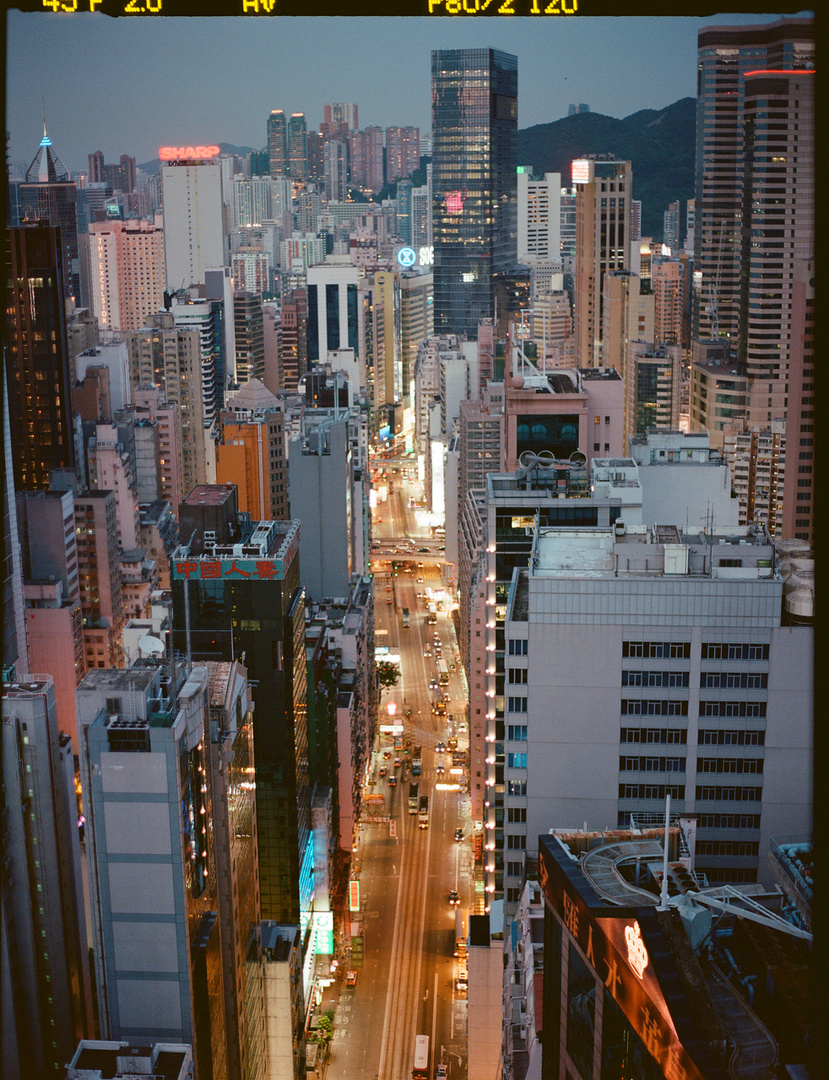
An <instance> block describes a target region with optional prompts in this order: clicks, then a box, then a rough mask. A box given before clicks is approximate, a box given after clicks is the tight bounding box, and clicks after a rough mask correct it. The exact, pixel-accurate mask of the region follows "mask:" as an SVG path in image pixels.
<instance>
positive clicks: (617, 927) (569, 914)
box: [540, 852, 702, 1080]
mask: <svg viewBox="0 0 829 1080" xmlns="http://www.w3.org/2000/svg"><path fill="white" fill-rule="evenodd" d="M540 878H541V886H542V889H543V891H544V894H545V895H546V897H547V899H548V902H549V903H550V904H551V905H552V907H553V909H554V910H555V912H556V913H557V916H558V918H559V919H560V920H561V922H562V924H563V926H564V928H565V930H566V931H568V932H569V934H570V936H571V937H572V939H573V940H574V941H575V942H576V944H577V945H578V946H579V949H580V950H581V952H582V954H583V955H584V957H585V959H586V960H587V962H588V963H589V964H590V965H591V966H592V967H593V969H594V970H595V972H596V973H597V975H598V977H599V978H600V979H601V980H602V982H603V983H604V986H605V989H606V991H607V992H608V993H610V994H611V995H612V997H613V998H614V1000H615V1001H616V1003H617V1005H618V1006H619V1008H620V1009H621V1010H622V1012H623V1013H624V1014H625V1016H626V1017H627V1019H628V1021H629V1023H630V1025H631V1027H632V1028H633V1030H634V1031H635V1032H636V1034H637V1035H638V1036H639V1038H640V1039H641V1040H642V1042H643V1043H644V1045H645V1048H646V1049H647V1051H648V1053H649V1054H650V1055H651V1057H653V1058H654V1060H655V1061H656V1062H658V1063H659V1065H660V1066H661V1068H662V1072H663V1074H664V1075H665V1077H667V1078H668V1080H702V1074H701V1073H700V1072H699V1070H698V1068H697V1067H696V1065H695V1064H694V1062H693V1061H692V1060H691V1058H690V1056H689V1054H688V1052H687V1051H686V1050H685V1048H684V1046H683V1045H682V1043H681V1041H680V1039H679V1037H678V1035H677V1032H676V1027H675V1026H674V1022H673V1019H672V1017H671V1013H670V1009H669V1008H668V1004H667V1002H666V1000H665V996H664V994H663V992H662V988H661V986H660V984H659V979H658V978H657V975H656V972H655V971H654V967H653V964H652V963H651V962H650V957H649V956H648V950H647V947H646V945H645V942H644V940H643V938H642V931H641V928H640V926H639V922H638V921H637V920H636V919H635V918H633V917H632V916H624V915H621V914H620V915H618V916H613V917H607V916H604V915H596V916H594V915H593V913H592V912H591V911H590V909H589V908H588V906H587V904H586V903H585V901H584V900H583V899H582V897H581V896H580V895H579V893H578V892H577V891H576V890H575V889H574V888H573V887H572V883H571V882H570V880H569V878H567V876H566V874H565V871H564V870H563V869H562V868H561V867H560V866H558V865H557V864H556V862H555V861H554V860H553V859H552V858H550V857H549V856H547V853H546V852H544V853H542V859H541V865H540Z"/></svg>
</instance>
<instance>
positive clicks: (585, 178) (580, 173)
mask: <svg viewBox="0 0 829 1080" xmlns="http://www.w3.org/2000/svg"><path fill="white" fill-rule="evenodd" d="M572 169H573V183H574V184H589V183H590V162H589V161H588V160H587V158H579V159H578V160H577V161H574V162H573V165H572Z"/></svg>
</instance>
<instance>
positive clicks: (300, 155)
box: [288, 113, 308, 181]
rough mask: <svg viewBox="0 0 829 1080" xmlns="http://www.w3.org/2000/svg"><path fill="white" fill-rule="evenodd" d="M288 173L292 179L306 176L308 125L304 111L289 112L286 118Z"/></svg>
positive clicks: (305, 177) (301, 178)
mask: <svg viewBox="0 0 829 1080" xmlns="http://www.w3.org/2000/svg"><path fill="white" fill-rule="evenodd" d="M288 175H289V176H290V177H291V179H292V180H294V181H296V180H306V179H307V178H308V125H307V123H306V121H305V113H291V117H290V119H289V120H288Z"/></svg>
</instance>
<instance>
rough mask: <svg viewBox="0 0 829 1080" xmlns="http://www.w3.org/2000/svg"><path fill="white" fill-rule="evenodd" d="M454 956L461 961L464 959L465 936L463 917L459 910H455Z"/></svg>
mask: <svg viewBox="0 0 829 1080" xmlns="http://www.w3.org/2000/svg"><path fill="white" fill-rule="evenodd" d="M454 955H455V956H459V957H460V958H461V959H462V960H463V959H466V934H465V933H464V930H463V916H462V915H461V909H460V908H456V909H455V952H454Z"/></svg>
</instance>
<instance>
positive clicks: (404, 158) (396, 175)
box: [386, 127, 420, 183]
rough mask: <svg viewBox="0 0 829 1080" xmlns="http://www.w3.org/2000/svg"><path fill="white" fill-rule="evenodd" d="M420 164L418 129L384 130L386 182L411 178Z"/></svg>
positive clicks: (397, 128) (392, 128)
mask: <svg viewBox="0 0 829 1080" xmlns="http://www.w3.org/2000/svg"><path fill="white" fill-rule="evenodd" d="M419 164H420V128H416V127H389V128H386V181H387V182H388V183H393V182H394V181H395V180H399V179H401V178H402V177H406V176H411V175H412V173H413V172H414V171H415V169H416V168H417V167H418V165H419Z"/></svg>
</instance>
